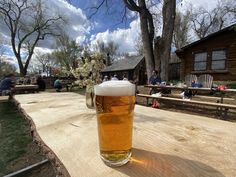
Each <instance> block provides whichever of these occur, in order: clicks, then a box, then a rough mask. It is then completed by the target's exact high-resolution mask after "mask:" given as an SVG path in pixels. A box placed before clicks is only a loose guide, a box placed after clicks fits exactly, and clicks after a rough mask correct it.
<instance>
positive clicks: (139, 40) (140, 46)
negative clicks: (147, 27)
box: [135, 33, 143, 55]
mask: <svg viewBox="0 0 236 177" xmlns="http://www.w3.org/2000/svg"><path fill="white" fill-rule="evenodd" d="M135 49H136V51H137V53H138V54H139V55H142V54H143V42H142V37H141V33H140V34H139V35H138V37H137V38H136V40H135Z"/></svg>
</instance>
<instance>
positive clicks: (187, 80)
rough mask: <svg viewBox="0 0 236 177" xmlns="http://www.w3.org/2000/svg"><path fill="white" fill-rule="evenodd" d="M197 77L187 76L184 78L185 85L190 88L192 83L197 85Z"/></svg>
mask: <svg viewBox="0 0 236 177" xmlns="http://www.w3.org/2000/svg"><path fill="white" fill-rule="evenodd" d="M197 80H198V79H197V76H196V75H194V74H188V75H186V76H185V83H186V85H187V87H191V86H192V83H193V82H194V83H197Z"/></svg>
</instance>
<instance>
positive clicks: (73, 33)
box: [0, 0, 91, 48]
mask: <svg viewBox="0 0 236 177" xmlns="http://www.w3.org/2000/svg"><path fill="white" fill-rule="evenodd" d="M43 5H44V7H45V9H46V10H45V13H46V15H47V16H50V17H53V16H55V15H57V16H58V15H60V16H62V17H63V19H65V20H66V22H62V24H61V25H60V26H61V27H62V29H63V30H64V31H65V32H66V33H67V34H68V35H69V36H70V37H71V39H73V40H76V41H77V42H80V43H82V42H83V41H84V40H85V35H86V34H88V33H89V32H90V30H91V27H90V22H89V20H88V19H87V17H86V15H85V14H84V13H83V11H82V10H81V9H80V8H76V7H74V6H72V5H70V4H69V3H68V2H66V1H65V0H49V1H48V0H43ZM30 15H31V14H27V15H25V16H24V21H29V20H30V19H31V17H30ZM0 33H2V34H3V35H5V36H10V33H9V29H8V28H7V26H6V25H5V23H4V22H3V20H2V19H0ZM39 46H40V47H46V48H52V47H55V41H54V39H53V38H52V37H48V38H45V40H43V41H40V42H39Z"/></svg>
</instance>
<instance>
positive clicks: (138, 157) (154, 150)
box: [15, 93, 236, 177]
mask: <svg viewBox="0 0 236 177" xmlns="http://www.w3.org/2000/svg"><path fill="white" fill-rule="evenodd" d="M15 100H16V101H17V102H18V103H19V107H20V108H21V109H22V110H23V111H24V113H25V115H26V116H27V117H28V118H30V119H31V120H32V123H33V124H34V127H35V131H36V132H37V134H38V136H40V140H41V141H42V142H43V143H44V144H45V146H47V147H48V148H49V149H50V151H52V152H53V154H55V155H56V157H57V159H58V160H59V161H60V163H61V165H62V166H64V167H65V168H66V170H67V172H68V173H64V176H68V175H69V176H72V177H124V176H130V177H139V176H140V177H224V176H225V177H235V176H236V124H235V123H232V122H226V121H222V120H216V119H211V118H207V117H202V116H196V115H190V114H183V113H175V112H170V111H164V110H158V109H153V108H148V107H144V106H139V105H136V107H135V117H134V135H133V155H132V159H131V161H130V162H129V163H128V164H126V165H124V166H122V167H117V168H111V167H108V166H106V165H105V164H104V163H103V162H102V161H101V159H100V157H99V147H98V138H97V123H96V115H95V110H91V109H88V108H87V107H86V105H85V97H84V96H81V95H78V94H75V93H43V94H27V95H16V96H15Z"/></svg>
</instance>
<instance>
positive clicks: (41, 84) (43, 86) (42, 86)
mask: <svg viewBox="0 0 236 177" xmlns="http://www.w3.org/2000/svg"><path fill="white" fill-rule="evenodd" d="M36 83H37V85H38V90H39V91H44V90H45V89H46V84H45V81H44V80H43V78H42V76H38V78H37V81H36Z"/></svg>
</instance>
